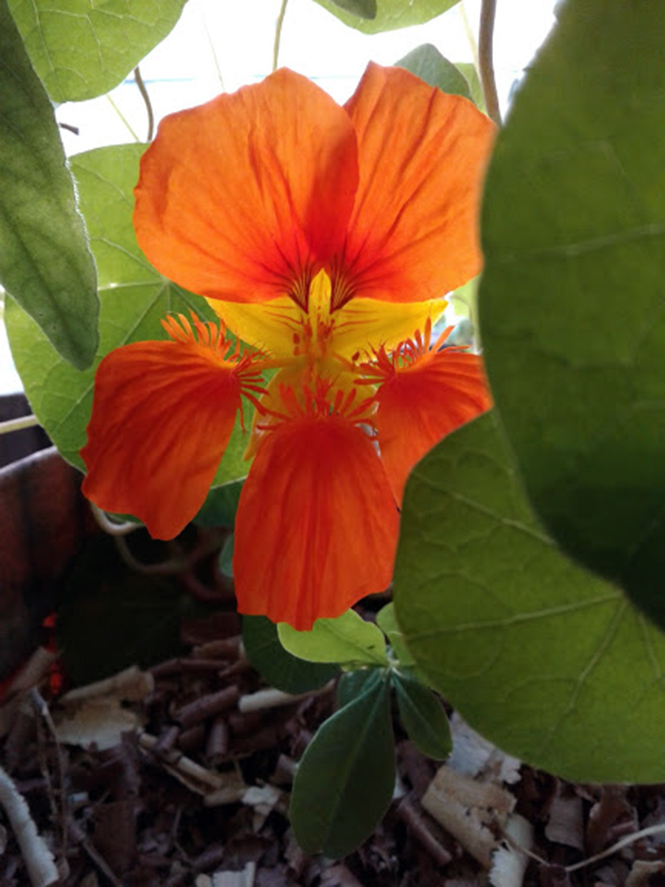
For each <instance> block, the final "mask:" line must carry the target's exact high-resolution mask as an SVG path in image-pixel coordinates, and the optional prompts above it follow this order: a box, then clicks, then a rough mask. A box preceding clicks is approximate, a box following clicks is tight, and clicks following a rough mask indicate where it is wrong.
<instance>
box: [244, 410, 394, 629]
mask: <svg viewBox="0 0 665 887" xmlns="http://www.w3.org/2000/svg"><path fill="white" fill-rule="evenodd" d="M398 525H399V521H398V514H397V509H396V507H395V500H394V498H393V495H392V493H391V491H390V486H389V484H388V480H387V478H386V475H385V472H384V469H383V467H382V465H381V461H380V459H379V458H378V456H377V454H376V450H375V449H374V446H373V444H372V441H371V439H370V438H369V437H368V436H367V434H365V432H364V431H363V430H362V429H360V428H359V427H358V426H356V425H354V424H352V423H351V422H350V421H349V420H347V419H345V418H343V417H340V416H329V417H326V418H320V417H312V416H302V417H298V418H294V419H290V420H287V421H286V422H284V423H283V424H282V425H279V426H278V427H277V428H276V429H274V430H273V431H271V432H269V433H268V434H267V436H266V438H265V440H264V441H263V442H262V444H261V446H260V447H259V451H258V453H257V455H256V458H255V460H254V463H253V464H252V468H251V470H250V473H249V477H248V478H247V480H246V481H245V485H244V487H243V490H242V494H241V496H240V504H239V506H238V514H237V518H236V537H235V554H234V561H233V568H234V575H235V581H236V593H237V595H238V609H239V611H240V612H241V613H248V614H252V615H266V616H268V618H269V619H272V621H273V622H288V623H289V624H290V625H292V626H293V627H294V628H297V629H298V630H299V631H308V630H309V629H310V628H311V627H312V624H313V623H314V620H315V619H319V618H322V617H334V616H339V615H340V614H341V613H343V612H344V611H345V610H347V609H348V608H349V607H350V606H351V605H352V604H354V603H355V602H356V601H358V600H360V598H362V597H364V596H365V595H367V594H372V593H374V592H379V591H383V590H384V589H385V588H387V587H388V585H389V583H390V581H391V579H392V569H393V560H394V556H395V547H396V545H397V533H398Z"/></svg>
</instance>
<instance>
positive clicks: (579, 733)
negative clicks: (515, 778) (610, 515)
mask: <svg viewBox="0 0 665 887" xmlns="http://www.w3.org/2000/svg"><path fill="white" fill-rule="evenodd" d="M495 421H496V420H495V417H494V415H493V414H492V413H489V414H487V415H485V416H483V417H482V418H480V419H478V420H476V421H475V422H472V423H471V424H469V425H467V426H465V427H464V428H461V429H460V430H458V431H456V432H455V433H454V434H452V435H450V436H449V437H447V438H446V439H445V440H443V441H442V443H441V444H439V445H438V446H437V447H436V448H435V449H434V450H432V452H431V453H429V454H428V455H427V456H426V457H425V459H424V460H423V461H422V462H421V463H420V464H419V466H418V467H417V469H416V470H415V471H414V473H413V475H412V476H411V478H410V479H409V482H408V484H407V489H406V495H405V499H404V507H403V514H402V534H401V537H400V544H399V550H398V553H397V563H396V567H395V579H394V594H395V606H396V612H397V617H398V620H399V624H400V626H401V628H402V631H403V632H404V636H405V639H406V641H407V643H408V646H409V650H410V651H411V653H412V655H413V657H414V659H415V660H416V662H417V663H418V666H419V668H421V669H422V671H423V672H425V674H426V675H427V677H428V678H429V680H430V682H431V685H432V686H434V687H436V688H437V689H438V690H439V691H440V692H441V693H442V694H443V695H444V696H445V698H446V699H447V700H448V701H449V702H450V703H451V704H452V705H453V706H455V708H457V709H459V711H460V712H461V713H462V715H463V716H464V717H465V718H466V719H467V720H468V721H469V723H470V724H471V725H472V726H473V727H475V728H476V729H477V730H479V731H480V732H481V733H482V734H483V735H484V736H486V737H487V738H488V739H490V740H492V741H493V742H495V743H496V744H497V745H499V746H500V747H501V748H503V749H505V750H506V751H507V752H510V753H511V754H514V755H516V756H517V757H519V758H521V759H522V760H525V761H527V762H528V763H530V764H532V765H534V766H537V767H542V768H544V769H546V770H549V771H551V772H553V773H557V774H559V775H561V776H564V777H566V778H568V779H572V780H581V781H585V780H586V781H590V782H624V781H625V782H661V781H662V780H663V779H664V778H665V758H664V757H663V736H664V735H665V690H664V688H663V682H662V681H661V675H662V672H663V669H664V668H665V636H663V634H662V633H661V632H659V631H658V630H657V629H655V628H654V627H653V626H652V625H651V624H650V623H649V622H648V621H647V620H646V619H645V618H644V617H643V616H642V615H641V614H640V613H639V612H638V611H636V610H635V609H634V608H633V607H632V606H631V605H630V603H629V602H628V601H626V600H625V598H624V597H623V595H622V594H621V592H620V591H619V589H617V588H615V587H614V586H612V585H609V584H608V583H606V582H605V581H603V580H602V579H599V578H597V577H595V576H593V575H592V574H590V573H588V572H587V571H586V570H584V569H582V568H581V567H578V566H576V565H575V564H574V563H573V562H572V561H570V560H569V559H568V558H567V557H565V556H564V555H562V554H561V553H560V552H559V551H558V550H557V548H556V547H555V545H554V544H553V543H552V541H551V540H550V539H549V538H548V537H547V536H546V535H545V533H544V532H543V531H542V530H541V529H540V527H539V526H538V524H537V523H536V521H535V519H534V517H533V515H532V514H531V511H530V509H529V506H528V504H527V501H526V499H525V498H524V495H523V492H522V489H521V484H520V480H519V478H518V476H517V472H516V469H515V468H514V466H513V463H512V459H511V456H510V454H509V450H508V447H507V446H506V444H505V443H504V441H503V438H502V436H501V434H500V433H499V431H498V430H497V428H496V424H495Z"/></svg>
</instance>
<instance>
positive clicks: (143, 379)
mask: <svg viewBox="0 0 665 887" xmlns="http://www.w3.org/2000/svg"><path fill="white" fill-rule="evenodd" d="M240 390H241V383H240V380H239V378H238V376H237V373H236V372H235V367H234V366H233V365H231V364H229V363H227V362H225V361H223V360H222V359H221V358H220V357H219V356H218V354H217V353H216V352H215V351H214V350H212V349H210V348H206V347H204V346H203V345H200V344H198V343H196V342H194V341H171V342H136V343H135V344H132V345H126V346H124V347H122V348H118V349H116V350H115V351H112V352H111V353H110V354H108V355H107V356H106V357H105V358H104V360H103V361H102V362H101V363H100V365H99V368H98V370H97V375H96V379H95V395H94V402H93V407H92V418H91V420H90V424H89V425H88V443H87V444H86V445H85V447H83V449H82V450H81V456H82V457H83V460H84V461H85V463H86V466H87V469H88V474H87V476H86V478H85V480H84V482H83V492H84V493H85V495H86V496H87V497H88V498H89V499H91V500H92V501H93V502H95V503H96V504H97V505H98V506H99V507H100V508H103V509H105V510H106V511H111V512H116V513H120V514H133V515H135V516H136V517H138V518H140V519H141V520H142V521H143V522H144V523H145V525H146V526H147V528H148V530H149V532H150V535H151V536H153V537H154V538H156V539H172V538H173V537H174V536H176V535H177V534H178V533H179V532H180V531H181V530H182V529H183V528H184V527H185V526H186V525H187V523H188V522H189V521H190V520H191V519H192V518H193V517H194V515H195V514H196V513H197V512H198V510H199V508H200V507H201V505H202V504H203V500H204V499H205V497H206V494H207V492H208V490H209V488H210V484H211V483H212V481H213V478H214V476H215V472H216V470H217V466H218V465H219V462H220V460H221V458H222V455H223V454H224V450H225V448H226V445H227V443H228V440H229V437H230V436H231V432H232V430H233V426H234V423H235V418H236V413H237V411H238V408H239V407H240Z"/></svg>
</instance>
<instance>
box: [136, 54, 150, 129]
mask: <svg viewBox="0 0 665 887" xmlns="http://www.w3.org/2000/svg"><path fill="white" fill-rule="evenodd" d="M134 80H135V81H136V85H137V86H138V88H139V92H140V93H141V98H142V99H143V101H144V102H145V107H146V111H147V112H148V137H147V139H146V141H147V142H151V141H152V137H153V135H154V132H155V114H154V112H153V110H152V102H151V101H150V95H149V94H148V90H147V89H146V85H145V81H144V80H143V77H142V76H141V70H140V68H139V66H138V65H137V66H136V67H135V68H134Z"/></svg>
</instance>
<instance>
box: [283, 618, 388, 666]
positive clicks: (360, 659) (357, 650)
mask: <svg viewBox="0 0 665 887" xmlns="http://www.w3.org/2000/svg"><path fill="white" fill-rule="evenodd" d="M278 632H279V639H280V641H281V642H282V646H283V647H284V649H285V650H288V651H289V653H292V654H293V655H294V656H298V658H300V659H307V660H308V661H309V662H338V663H340V664H342V665H347V664H349V665H350V664H363V663H364V664H367V665H387V664H388V658H387V656H386V644H385V641H384V638H383V634H382V633H381V630H380V629H379V628H377V627H376V625H373V624H372V623H371V622H365V620H364V619H362V618H361V617H360V616H359V615H358V614H357V613H356V611H355V610H347V611H346V613H342V615H341V616H338V617H337V618H336V619H317V620H316V622H315V623H314V626H313V628H312V630H311V631H296V629H295V628H292V627H291V626H290V625H288V624H287V623H286V622H280V623H279V625H278Z"/></svg>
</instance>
